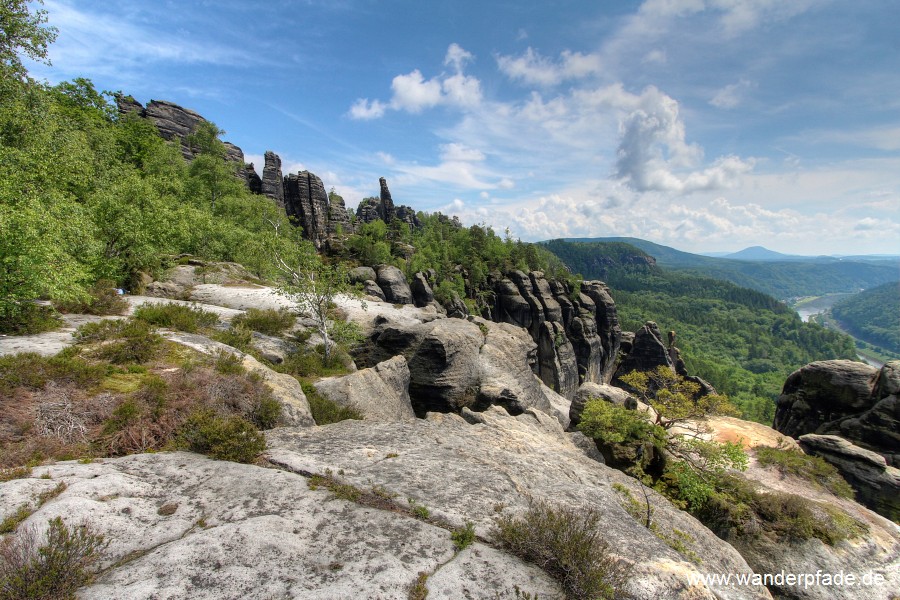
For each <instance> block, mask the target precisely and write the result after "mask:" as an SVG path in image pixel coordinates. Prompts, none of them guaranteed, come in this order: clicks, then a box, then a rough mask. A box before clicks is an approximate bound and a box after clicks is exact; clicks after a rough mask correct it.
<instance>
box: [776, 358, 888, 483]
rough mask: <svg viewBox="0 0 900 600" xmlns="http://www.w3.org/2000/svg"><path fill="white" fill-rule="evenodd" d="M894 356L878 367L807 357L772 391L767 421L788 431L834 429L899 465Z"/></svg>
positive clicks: (826, 432)
mask: <svg viewBox="0 0 900 600" xmlns="http://www.w3.org/2000/svg"><path fill="white" fill-rule="evenodd" d="M898 393H900V361H891V362H888V363H887V364H886V365H884V367H882V368H881V369H877V368H875V367H872V366H869V365H866V364H864V363H858V362H852V361H848V360H827V361H819V362H814V363H810V364H808V365H806V366H804V367H802V368H801V369H799V370H797V371H795V372H794V373H792V374H791V375H790V376H789V377H788V379H787V381H785V384H784V389H782V392H781V396H779V397H778V402H777V407H776V410H775V421H774V424H773V427H774V428H775V429H777V430H778V431H780V432H782V433H784V434H786V435H790V436H792V437H795V438H796V437H800V436H801V435H804V434H806V433H817V434H823V435H839V436H841V437H843V438H846V439H848V440H850V441H851V442H853V443H854V444H856V445H858V446H861V447H863V448H866V449H868V450H873V451H875V452H877V453H879V454H881V455H882V456H884V458H885V459H886V461H887V463H888V464H889V465H891V466H894V467H900V400H898Z"/></svg>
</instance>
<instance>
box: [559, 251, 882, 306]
mask: <svg viewBox="0 0 900 600" xmlns="http://www.w3.org/2000/svg"><path fill="white" fill-rule="evenodd" d="M561 241H563V242H578V243H579V245H582V244H584V245H587V246H588V247H585V246H581V248H580V250H579V252H581V253H584V252H590V249H589V245H590V244H594V243H599V244H609V243H625V244H630V245H631V246H634V247H635V248H638V249H640V250H642V251H643V252H646V253H647V254H649V255H650V256H652V257H653V258H655V259H656V262H657V264H658V265H659V266H661V267H665V268H667V269H674V270H679V271H688V272H691V273H694V274H697V275H703V276H706V277H712V278H714V279H722V280H725V281H730V282H731V283H734V284H737V285H740V286H743V287H747V288H751V289H754V290H757V291H760V292H763V293H765V294H769V295H771V296H774V297H776V298H778V299H780V300H787V299H789V298H796V297H802V296H821V295H824V294H829V293H837V292H859V291H861V290H865V289H869V288H873V287H877V286H879V285H883V284H885V283H888V282H890V281H895V280H896V279H897V275H898V273H900V259H898V258H895V257H890V256H877V257H875V256H873V257H845V258H836V257H824V256H823V257H801V256H797V257H793V256H791V255H785V254H780V253H776V252H772V251H771V250H766V249H765V248H762V247H754V248H748V249H746V250H742V251H741V252H740V253H738V254H741V253H744V254H745V255H747V254H767V255H769V256H771V255H780V256H783V257H788V258H786V259H779V260H775V259H772V258H770V259H767V260H764V259H755V260H753V259H748V258H744V259H736V258H733V257H732V258H729V257H715V256H704V255H701V254H692V253H690V252H683V251H681V250H677V249H675V248H671V247H669V246H663V245H662V244H657V243H654V242H650V241H648V240H643V239H640V238H633V237H603V238H566V239H564V240H561ZM542 243H545V242H542ZM757 248H758V249H759V250H762V251H764V252H759V251H758V250H757ZM748 251H752V252H748ZM585 275H586V274H585Z"/></svg>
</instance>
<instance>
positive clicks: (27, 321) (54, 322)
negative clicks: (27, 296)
mask: <svg viewBox="0 0 900 600" xmlns="http://www.w3.org/2000/svg"><path fill="white" fill-rule="evenodd" d="M62 324H63V321H62V319H61V318H60V317H59V315H58V314H56V311H55V310H53V308H51V307H49V306H42V305H40V304H32V303H26V304H22V305H20V306H19V307H18V310H16V311H15V312H13V313H7V314H5V315H0V333H7V334H12V335H34V334H38V333H44V332H45V331H52V330H54V329H56V328H57V327H60V326H61V325H62Z"/></svg>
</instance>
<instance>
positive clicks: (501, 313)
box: [488, 271, 622, 400]
mask: <svg viewBox="0 0 900 600" xmlns="http://www.w3.org/2000/svg"><path fill="white" fill-rule="evenodd" d="M490 285H491V289H492V291H493V296H494V303H493V306H490V307H489V310H488V312H489V313H490V317H491V319H492V320H494V321H497V322H501V323H510V324H512V325H517V326H519V327H522V328H524V329H527V330H528V332H529V333H530V334H531V337H532V339H533V340H534V342H535V343H536V344H537V345H538V357H537V359H538V360H537V363H536V371H535V372H536V373H537V374H538V376H539V377H540V378H541V380H542V381H543V382H544V383H545V384H547V386H548V387H550V388H552V389H553V390H554V391H556V392H558V393H559V394H561V395H562V396H565V397H566V398H568V399H570V400H571V399H572V397H573V396H574V395H575V391H576V390H577V389H578V386H579V385H580V384H581V383H584V382H590V381H593V382H598V383H608V382H609V379H610V377H611V376H612V370H613V367H614V365H615V358H616V355H617V354H618V351H619V340H620V337H621V333H622V332H621V329H620V328H619V322H618V317H617V315H616V310H615V303H614V302H613V300H612V297H610V296H609V293H608V290H607V288H606V286H605V285H604V284H603V283H602V282H598V281H586V282H582V284H581V290H580V292H579V293H578V294H577V299H576V300H573V299H572V293H571V290H569V289H568V288H567V287H566V286H565V285H564V284H562V283H560V282H557V281H548V280H547V279H546V278H545V277H544V274H543V273H541V272H540V271H534V272H531V273H528V274H525V273H523V272H521V271H512V272H510V273H508V274H507V275H506V276H505V277H502V278H499V279H498V278H494V279H492V281H491V283H490Z"/></svg>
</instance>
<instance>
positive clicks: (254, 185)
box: [244, 163, 263, 194]
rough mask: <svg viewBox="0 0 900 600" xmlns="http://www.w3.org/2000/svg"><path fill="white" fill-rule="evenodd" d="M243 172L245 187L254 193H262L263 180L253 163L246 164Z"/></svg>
mask: <svg viewBox="0 0 900 600" xmlns="http://www.w3.org/2000/svg"><path fill="white" fill-rule="evenodd" d="M244 173H245V179H246V180H247V188H248V189H249V190H250V191H251V192H252V193H254V194H262V193H263V191H262V189H263V182H262V179H261V178H260V176H259V173H257V172H256V167H255V166H254V165H253V163H250V164H248V165H246V167H245V168H244Z"/></svg>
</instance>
